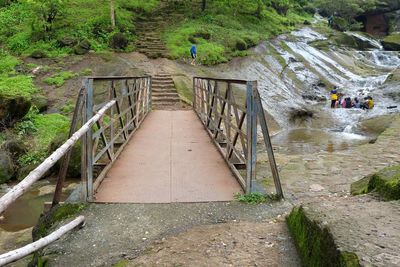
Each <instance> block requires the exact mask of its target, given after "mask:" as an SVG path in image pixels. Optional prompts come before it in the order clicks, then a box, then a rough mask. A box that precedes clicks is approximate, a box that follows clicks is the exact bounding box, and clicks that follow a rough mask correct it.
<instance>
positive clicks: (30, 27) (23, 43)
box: [0, 0, 159, 57]
mask: <svg viewBox="0 0 400 267" xmlns="http://www.w3.org/2000/svg"><path fill="white" fill-rule="evenodd" d="M111 2H112V3H113V4H114V5H113V7H114V10H115V17H116V20H115V27H113V25H112V22H111V18H110V3H111ZM158 2H159V1H158V0H151V1H140V0H114V1H98V0H85V1H83V0H69V1H66V0H20V1H12V2H11V3H9V4H7V5H3V6H4V7H2V8H0V24H1V25H2V27H1V29H0V43H2V44H3V45H5V47H6V48H7V49H9V50H11V51H12V52H13V53H15V54H18V55H25V56H30V55H32V56H33V57H59V56H65V55H68V54H69V53H72V52H74V51H77V49H76V48H77V46H79V45H80V43H82V42H83V41H87V42H88V44H89V47H88V48H90V49H93V50H95V51H102V50H106V49H107V48H108V44H109V41H110V38H111V37H112V36H113V35H114V34H115V33H118V32H121V33H123V34H124V35H125V36H127V37H128V39H129V40H130V41H131V40H133V39H134V38H135V36H134V33H135V26H134V19H135V18H136V17H138V16H139V15H140V14H145V13H146V12H150V11H152V10H153V9H154V8H155V7H156V6H157V5H158ZM87 51H88V49H85V52H87Z"/></svg>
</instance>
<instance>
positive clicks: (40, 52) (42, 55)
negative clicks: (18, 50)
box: [30, 49, 47, 59]
mask: <svg viewBox="0 0 400 267" xmlns="http://www.w3.org/2000/svg"><path fill="white" fill-rule="evenodd" d="M30 57H31V58H36V59H39V58H45V57H47V54H46V52H45V51H43V50H39V49H36V50H33V51H32V53H31V55H30Z"/></svg>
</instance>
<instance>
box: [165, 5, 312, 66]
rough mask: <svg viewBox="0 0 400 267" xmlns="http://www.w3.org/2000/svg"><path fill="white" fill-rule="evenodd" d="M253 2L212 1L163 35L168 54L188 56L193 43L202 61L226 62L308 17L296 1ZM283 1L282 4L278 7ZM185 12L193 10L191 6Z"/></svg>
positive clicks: (206, 63)
mask: <svg viewBox="0 0 400 267" xmlns="http://www.w3.org/2000/svg"><path fill="white" fill-rule="evenodd" d="M255 2H257V1H254V2H253V1H244V0H242V1H235V2H234V3H230V4H226V3H225V2H224V1H212V2H210V3H209V5H208V7H207V9H206V10H205V11H204V12H202V13H200V14H199V15H198V16H197V17H195V18H193V19H191V20H185V21H183V22H181V23H178V24H176V25H175V26H172V27H171V28H170V29H169V30H167V31H166V32H165V33H164V36H163V39H164V40H165V42H166V44H167V48H168V50H169V52H170V56H171V57H172V58H174V59H178V58H189V57H190V55H189V48H190V45H191V44H196V45H197V51H198V61H199V62H201V63H202V64H205V65H212V64H217V63H222V62H226V61H228V60H229V59H231V58H232V57H235V56H243V55H247V54H248V52H246V51H245V50H247V49H249V48H251V47H253V46H255V45H256V44H257V43H259V42H260V41H261V40H265V39H268V38H270V37H272V36H275V35H278V34H280V33H282V32H286V31H290V30H293V29H294V28H295V26H296V24H299V23H303V22H304V21H305V20H307V19H309V18H310V15H309V14H307V13H306V12H305V11H304V9H302V6H301V4H299V2H298V1H272V2H270V3H269V4H264V3H261V4H260V3H259V4H256V3H255ZM259 2H260V1H259ZM283 2H285V6H284V7H282V8H277V5H278V3H283ZM278 6H279V5H278ZM186 12H187V13H189V12H191V13H193V9H192V7H191V6H190V11H186Z"/></svg>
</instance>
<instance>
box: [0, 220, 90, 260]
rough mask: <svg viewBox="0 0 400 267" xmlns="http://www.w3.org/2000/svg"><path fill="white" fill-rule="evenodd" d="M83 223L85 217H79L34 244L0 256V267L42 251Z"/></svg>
mask: <svg viewBox="0 0 400 267" xmlns="http://www.w3.org/2000/svg"><path fill="white" fill-rule="evenodd" d="M84 222H85V217H83V216H79V217H77V218H76V219H75V220H73V221H72V222H70V223H68V224H66V225H64V226H61V227H60V228H59V229H57V230H56V231H54V232H53V233H51V234H49V235H48V236H45V237H43V238H41V239H39V240H38V241H36V242H33V243H31V244H29V245H26V246H24V247H22V248H19V249H16V250H13V251H10V252H8V253H5V254H2V255H0V266H3V265H6V264H8V263H11V262H14V261H17V260H19V259H22V258H24V257H26V256H28V255H29V254H32V253H33V252H35V251H38V250H39V249H42V248H44V247H46V246H48V245H49V244H50V243H52V242H54V241H56V240H57V239H59V238H60V237H61V236H63V235H64V234H66V233H68V232H69V231H71V230H72V229H74V228H76V227H78V226H80V225H83V224H84Z"/></svg>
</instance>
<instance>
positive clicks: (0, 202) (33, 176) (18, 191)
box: [0, 100, 116, 214]
mask: <svg viewBox="0 0 400 267" xmlns="http://www.w3.org/2000/svg"><path fill="white" fill-rule="evenodd" d="M115 102H116V101H115V100H112V101H110V102H108V103H107V104H106V105H105V106H104V107H103V108H101V109H100V110H99V111H98V112H97V114H96V115H94V116H93V117H92V118H91V119H90V120H89V121H88V122H86V123H85V124H84V125H83V126H82V127H81V128H80V129H79V130H78V131H76V132H75V133H74V134H73V135H72V136H71V138H69V139H68V140H67V141H66V142H65V143H64V144H63V145H62V146H60V147H59V148H58V149H57V150H56V151H54V152H53V154H51V155H50V156H49V157H48V158H47V159H45V160H44V161H43V162H42V163H41V164H40V165H39V166H38V167H37V168H36V169H34V170H33V171H31V172H30V173H29V175H28V176H27V177H25V179H24V180H22V181H21V182H20V183H19V184H17V185H16V186H14V187H13V188H12V189H11V190H10V191H9V192H7V194H5V195H4V196H3V197H1V198H0V214H1V213H3V212H4V211H5V210H6V209H7V207H8V206H9V205H11V203H13V202H14V201H15V200H16V199H17V198H18V197H20V196H21V195H22V194H23V193H25V192H26V191H27V190H28V189H29V187H30V186H31V185H32V184H33V183H34V182H36V181H38V180H39V179H40V178H41V177H42V176H43V175H44V174H45V173H46V172H47V171H48V170H49V169H50V168H51V167H53V166H54V164H56V162H57V161H58V160H60V159H61V158H62V157H63V156H64V155H65V154H66V153H67V152H68V150H69V149H71V148H72V147H73V146H74V145H75V143H76V142H77V141H78V140H79V139H80V138H81V137H82V136H83V135H84V134H85V133H86V132H88V131H89V130H90V129H91V127H92V126H93V124H94V123H96V122H97V121H98V120H99V119H100V118H101V117H102V116H103V115H104V114H105V112H106V111H107V110H108V109H109V108H111V107H112V106H113V105H114V104H115Z"/></svg>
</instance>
